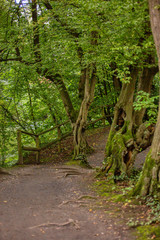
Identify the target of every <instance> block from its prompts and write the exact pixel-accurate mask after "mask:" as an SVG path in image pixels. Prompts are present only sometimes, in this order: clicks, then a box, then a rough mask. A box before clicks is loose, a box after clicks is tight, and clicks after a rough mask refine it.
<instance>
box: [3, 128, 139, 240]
mask: <svg viewBox="0 0 160 240" xmlns="http://www.w3.org/2000/svg"><path fill="white" fill-rule="evenodd" d="M107 134H108V130H106V131H105V132H104V133H103V134H100V136H99V137H98V135H96V137H95V138H92V140H93V141H92V144H93V145H94V146H95V147H96V152H95V153H94V154H92V155H91V156H90V157H89V162H90V164H92V165H93V166H97V165H100V164H101V160H102V159H103V156H104V146H105V142H106V136H107ZM12 174H13V175H11V176H2V177H1V181H0V240H31V239H34V240H88V239H91V240H94V239H98V240H128V239H130V240H132V239H133V240H134V239H136V238H135V236H134V235H133V230H131V229H130V228H129V227H127V226H126V225H125V224H124V221H123V219H121V218H120V217H119V218H115V217H112V214H107V213H105V211H106V210H107V209H109V208H111V207H112V206H109V207H107V206H105V209H104V208H102V209H101V208H100V207H99V204H98V203H99V202H100V201H101V198H100V197H99V196H98V195H96V193H95V192H94V191H93V190H91V187H90V185H91V183H92V182H93V177H94V170H87V169H82V168H79V167H69V166H65V165H62V164H61V165H58V164H57V165H56V166H51V165H39V166H35V165H30V166H25V167H21V168H14V169H13V170H12Z"/></svg>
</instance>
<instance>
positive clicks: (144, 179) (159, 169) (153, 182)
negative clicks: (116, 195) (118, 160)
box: [132, 0, 160, 196]
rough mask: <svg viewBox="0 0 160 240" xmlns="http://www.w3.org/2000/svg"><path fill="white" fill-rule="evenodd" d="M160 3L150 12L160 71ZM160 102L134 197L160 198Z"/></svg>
mask: <svg viewBox="0 0 160 240" xmlns="http://www.w3.org/2000/svg"><path fill="white" fill-rule="evenodd" d="M159 7H160V1H159V0H149V12H150V21H151V29H152V34H153V37H154V42H155V46H156V50H157V56H158V66H159V71H160V29H159V25H160V10H159ZM159 132H160V102H159V111H158V117H157V124H156V129H155V133H154V137H153V142H152V145H151V149H150V152H149V153H148V155H147V157H146V160H145V164H144V167H143V171H142V174H141V176H140V179H139V181H138V183H137V185H136V186H135V188H134V189H133V192H132V194H133V195H141V196H146V195H149V194H150V195H158V196H160V188H159V185H160V154H159V153H160V144H159V143H160V134H159Z"/></svg>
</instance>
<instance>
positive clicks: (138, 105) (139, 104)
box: [133, 91, 159, 124]
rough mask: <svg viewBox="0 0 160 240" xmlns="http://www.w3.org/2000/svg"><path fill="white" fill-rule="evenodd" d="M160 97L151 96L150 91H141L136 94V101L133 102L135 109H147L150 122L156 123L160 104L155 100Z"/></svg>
mask: <svg viewBox="0 0 160 240" xmlns="http://www.w3.org/2000/svg"><path fill="white" fill-rule="evenodd" d="M157 99H159V96H152V97H150V94H149V93H146V92H144V91H139V92H138V95H137V96H136V101H135V102H134V103H133V106H134V109H135V110H136V111H140V110H141V109H147V115H148V117H149V124H151V123H156V118H157V113H158V106H157V104H156V103H155V100H157Z"/></svg>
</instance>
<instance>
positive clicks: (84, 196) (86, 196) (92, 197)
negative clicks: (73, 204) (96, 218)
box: [78, 195, 97, 200]
mask: <svg viewBox="0 0 160 240" xmlns="http://www.w3.org/2000/svg"><path fill="white" fill-rule="evenodd" d="M83 198H85V199H97V197H95V196H91V195H82V196H80V197H79V198H78V200H81V199H83Z"/></svg>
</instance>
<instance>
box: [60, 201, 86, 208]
mask: <svg viewBox="0 0 160 240" xmlns="http://www.w3.org/2000/svg"><path fill="white" fill-rule="evenodd" d="M68 203H77V204H85V203H86V202H84V201H79V200H68V201H63V202H62V203H61V204H60V205H58V207H61V206H63V205H66V204H68Z"/></svg>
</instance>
